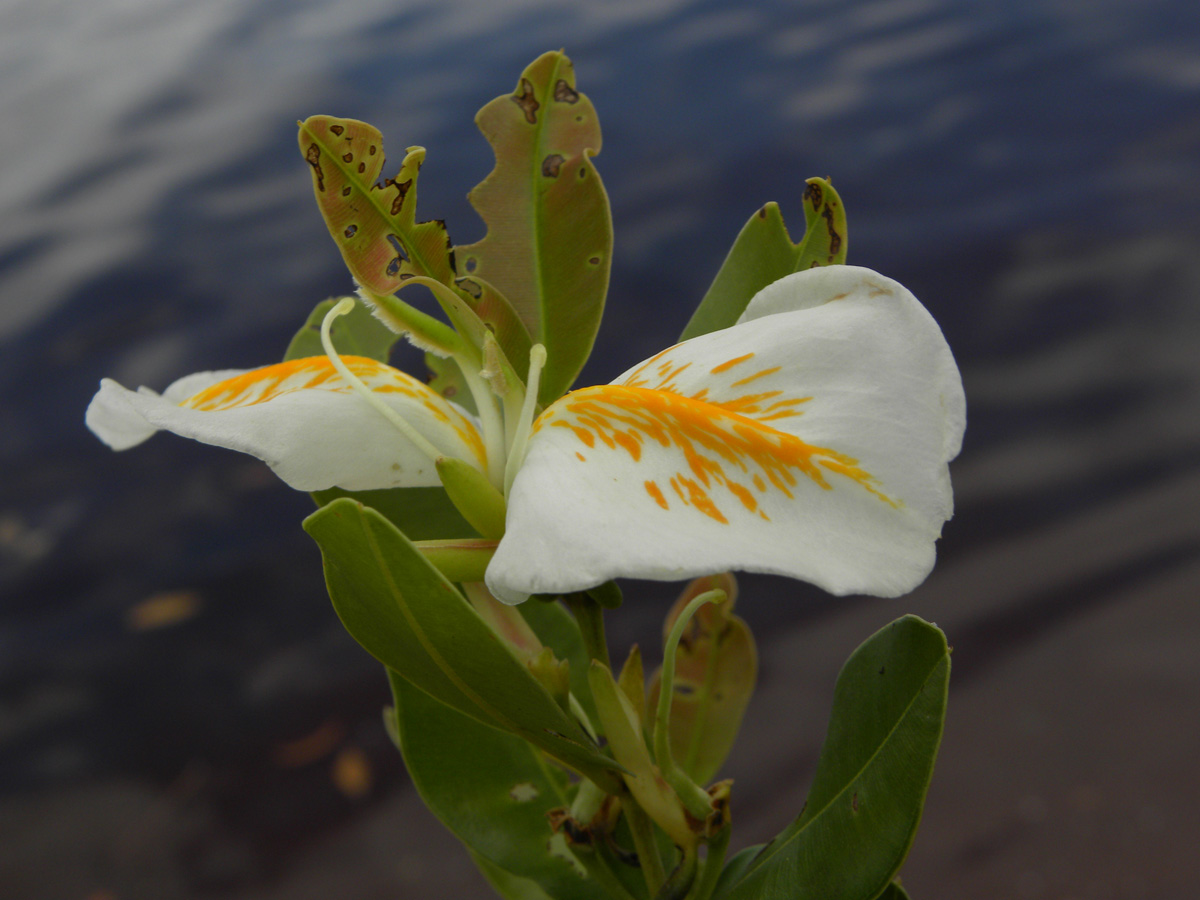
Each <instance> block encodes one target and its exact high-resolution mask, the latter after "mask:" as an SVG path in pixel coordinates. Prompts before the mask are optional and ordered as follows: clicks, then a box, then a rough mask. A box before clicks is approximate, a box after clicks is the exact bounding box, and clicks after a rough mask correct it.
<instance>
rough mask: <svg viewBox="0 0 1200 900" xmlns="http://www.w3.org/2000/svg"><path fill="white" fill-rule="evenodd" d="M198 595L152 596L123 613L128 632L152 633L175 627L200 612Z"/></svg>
mask: <svg viewBox="0 0 1200 900" xmlns="http://www.w3.org/2000/svg"><path fill="white" fill-rule="evenodd" d="M200 606H201V600H200V595H199V594H197V593H196V592H195V591H163V592H161V593H158V594H152V595H151V596H149V597H147V598H146V599H145V600H143V601H141V602H140V603H136V604H134V605H133V606H131V607H129V609H127V610H126V611H125V625H126V627H127V628H129V630H130V631H153V630H154V629H156V628H165V627H167V626H168V625H177V624H179V623H180V622H183V621H185V620H187V619H190V618H191V617H192V616H194V615H196V613H198V612H199V611H200Z"/></svg>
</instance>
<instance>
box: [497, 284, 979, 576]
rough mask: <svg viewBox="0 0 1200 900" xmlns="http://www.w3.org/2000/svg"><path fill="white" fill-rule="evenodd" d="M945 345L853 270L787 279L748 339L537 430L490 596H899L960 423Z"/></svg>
mask: <svg viewBox="0 0 1200 900" xmlns="http://www.w3.org/2000/svg"><path fill="white" fill-rule="evenodd" d="M964 409H965V404H964V400H963V394H962V385H961V381H960V380H959V378H958V372H957V369H956V367H955V365H954V360H953V357H952V356H951V354H950V350H949V348H948V347H947V346H946V343H945V340H944V339H943V337H942V334H941V331H940V330H939V329H938V327H937V325H936V323H935V322H934V321H933V319H932V318H931V317H930V316H929V314H928V313H927V312H926V311H925V310H924V308H922V307H921V305H920V304H919V303H918V302H917V300H916V299H915V298H914V297H913V296H912V294H910V293H909V292H908V291H907V290H905V289H904V288H903V287H901V286H900V285H899V284H897V283H896V282H894V281H890V280H889V279H885V278H882V277H881V276H878V275H876V274H875V273H873V272H870V271H869V270H865V269H858V268H850V267H829V268H828V269H814V270H809V271H806V272H802V273H798V274H797V275H793V276H789V277H788V278H784V279H782V280H781V281H779V282H776V283H775V284H773V285H771V286H770V287H768V288H767V289H765V290H764V291H763V292H762V293H761V294H759V295H758V296H757V297H756V298H755V299H754V300H753V301H751V304H750V306H749V307H748V309H747V315H746V316H745V317H744V321H742V322H741V323H740V324H738V325H735V326H734V327H732V328H728V329H725V330H724V331H720V332H715V333H713V334H708V335H703V336H701V337H699V338H696V339H694V340H691V341H688V342H686V343H683V344H680V345H677V346H676V347H673V348H671V349H669V350H667V351H664V352H663V353H661V354H659V355H658V356H656V357H654V358H652V359H650V360H648V361H646V362H645V363H642V364H641V365H640V366H637V367H635V368H634V369H632V370H630V371H629V372H627V373H625V375H623V376H622V377H621V378H620V379H618V381H617V382H616V383H614V385H611V386H602V387H596V388H586V389H584V390H582V391H576V392H574V393H572V394H569V395H567V396H566V397H564V398H562V399H561V400H559V401H558V402H557V403H555V404H554V405H553V406H551V407H550V408H549V409H548V410H547V411H546V412H545V413H544V414H543V416H542V417H541V418H540V419H539V420H538V423H537V430H536V433H535V434H534V436H533V439H532V440H531V442H530V447H529V454H528V456H527V458H526V462H525V465H524V466H523V467H522V469H521V471H520V473H519V474H518V476H517V478H516V480H515V482H514V484H513V489H512V492H511V496H510V498H509V511H508V531H507V533H506V535H505V537H504V540H503V541H502V542H501V544H500V547H499V549H498V551H497V553H496V556H495V558H494V559H493V560H492V564H491V566H490V567H489V569H488V583H489V586H490V587H491V588H492V590H493V592H494V593H497V595H498V596H500V595H504V596H514V595H515V594H517V593H520V592H526V593H553V592H562V591H570V590H579V589H582V588H585V587H590V586H592V585H595V584H598V583H600V582H603V581H605V580H607V579H609V578H612V577H617V576H627V577H634V578H650V579H660V580H676V579H684V578H690V577H694V576H697V575H703V574H710V573H715V572H721V571H726V570H730V569H742V570H748V571H756V572H771V573H776V574H782V575H789V576H792V577H796V578H801V579H804V580H807V581H811V582H814V583H816V584H818V585H820V586H822V587H824V588H825V589H826V590H829V591H831V592H832V593H835V594H847V593H872V594H877V595H881V596H894V595H898V594H901V593H904V592H906V591H908V590H911V589H912V588H913V587H915V586H916V585H917V584H919V583H920V582H921V581H922V580H923V579H924V578H925V576H926V575H927V574H928V572H929V570H930V568H931V567H932V565H933V559H934V541H935V540H936V538H937V537H938V536H939V535H940V533H941V526H942V523H943V522H944V521H945V520H946V519H948V518H949V517H950V514H951V511H952V497H951V493H950V482H949V476H948V471H947V467H946V463H947V462H948V461H949V459H951V458H952V457H953V456H954V455H955V454H956V453H957V450H958V446H959V444H960V443H961V438H962V430H963V426H964V423H965V412H964Z"/></svg>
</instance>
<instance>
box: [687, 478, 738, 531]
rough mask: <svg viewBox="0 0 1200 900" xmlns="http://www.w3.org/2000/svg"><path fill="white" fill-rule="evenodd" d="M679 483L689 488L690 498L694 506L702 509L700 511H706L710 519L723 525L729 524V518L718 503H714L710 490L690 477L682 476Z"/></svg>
mask: <svg viewBox="0 0 1200 900" xmlns="http://www.w3.org/2000/svg"><path fill="white" fill-rule="evenodd" d="M679 483H680V484H682V485H683V486H684V487H685V488H687V492H688V500H690V501H691V503H692V506H694V507H696V509H698V510H700V512H702V513H704V514H705V515H706V516H708V517H709V518H710V519H716V520H717V521H718V522H720V523H721V524H722V525H728V524H729V520H728V519H727V518H725V516H724V514H723V513H722V512H721V510H720V509H718V508H717V504H715V503H713V501H712V497H710V496H708V491H706V490H704V488H702V487H700V485H698V484H696V482H694V481H692V480H691V479H690V478H680V479H679Z"/></svg>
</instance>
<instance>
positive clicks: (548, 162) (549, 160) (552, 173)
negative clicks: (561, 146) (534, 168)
mask: <svg viewBox="0 0 1200 900" xmlns="http://www.w3.org/2000/svg"><path fill="white" fill-rule="evenodd" d="M562 164H563V156H562V154H561V153H551V154H550V155H549V156H547V157H546V158H545V159H543V160H542V174H543V175H545V176H546V177H547V178H557V177H558V170H559V169H561V168H562Z"/></svg>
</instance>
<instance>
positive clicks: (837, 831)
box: [715, 616, 950, 900]
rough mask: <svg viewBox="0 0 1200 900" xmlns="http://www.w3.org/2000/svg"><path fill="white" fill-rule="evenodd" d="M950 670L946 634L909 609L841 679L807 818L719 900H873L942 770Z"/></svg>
mask: <svg viewBox="0 0 1200 900" xmlns="http://www.w3.org/2000/svg"><path fill="white" fill-rule="evenodd" d="M949 677H950V651H949V648H948V647H947V646H946V637H945V635H944V634H942V632H941V631H939V630H938V629H937V628H936V627H935V626H933V625H930V624H929V623H928V622H924V621H922V620H921V619H918V618H917V617H916V616H904V617H903V618H901V619H897V620H896V621H895V622H892V623H891V624H890V625H887V626H885V627H884V628H883V629H882V630H880V631H879V632H877V633H876V634H875V635H873V636H872V637H871V638H869V639H868V640H867V641H866V642H865V643H864V644H863V645H862V646H861V647H859V648H858V649H857V650H856V651H855V652H854V653H853V655H851V657H850V659H849V660H848V661H847V662H846V665H845V667H844V668H843V669H842V672H841V674H840V675H839V676H838V682H837V687H836V689H835V692H834V701H833V711H832V714H831V718H830V723H829V731H828V734H827V735H826V738H825V746H824V747H823V748H822V750H821V757H820V760H819V762H818V763H817V771H816V773H815V774H814V776H813V784H812V788H811V789H810V791H809V795H808V801H807V803H806V804H805V807H804V811H803V812H802V813H801V814H800V816H799V817H798V818H797V819H796V820H795V821H794V822H793V823H792V824H791V825H789V826H788V827H787V828H786V829H785V830H784V831H783V832H782V833H780V834H779V835H778V836H777V837H776V838H775V839H774V840H773V841H772V842H771V843H769V844H767V845H766V846H765V847H764V848H763V849H762V851H761V852H760V853H759V854H758V855H757V856H755V857H754V859H753V860H752V861H751V862H750V863H749V864H748V865H747V866H746V867H745V869H744V871H743V874H742V875H741V877H740V878H738V879H737V880H736V881H735V882H733V883H729V881H728V880H726V879H722V880H723V882H724V884H723V885H722V886H721V888H720V890H718V892H717V893H716V895H715V896H716V897H717V898H719V900H751V898H753V900H791V898H794V897H837V898H839V900H874V898H876V897H878V896H879V895H880V894H881V893H883V892H884V891H885V890H886V889H888V884H889V882H890V881H891V880H892V877H893V876H894V875H895V874H896V871H897V870H898V869H899V868H900V865H901V864H902V863H903V862H904V857H905V855H906V854H907V853H908V848H909V846H910V845H911V844H912V840H913V836H914V835H915V833H916V829H917V825H918V823H919V822H920V819H921V809H922V806H923V805H924V802H925V792H926V790H927V789H928V787H929V780H930V778H931V776H932V774H933V764H934V760H935V759H936V757H937V750H938V745H939V743H940V742H941V737H942V725H943V722H944V720H945V713H946V692H947V688H948V685H949Z"/></svg>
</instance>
